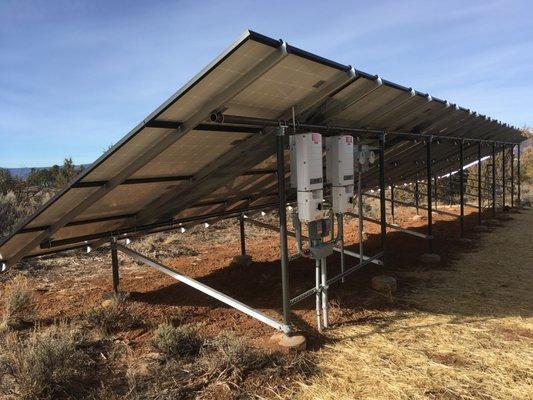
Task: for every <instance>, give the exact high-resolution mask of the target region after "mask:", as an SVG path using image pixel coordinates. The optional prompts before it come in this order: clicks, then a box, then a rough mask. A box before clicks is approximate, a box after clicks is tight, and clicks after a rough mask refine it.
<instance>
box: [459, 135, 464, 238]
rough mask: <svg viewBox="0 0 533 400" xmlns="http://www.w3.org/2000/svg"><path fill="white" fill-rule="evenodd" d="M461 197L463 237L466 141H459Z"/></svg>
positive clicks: (462, 233)
mask: <svg viewBox="0 0 533 400" xmlns="http://www.w3.org/2000/svg"><path fill="white" fill-rule="evenodd" d="M459 146H460V147H459V198H460V202H461V217H460V221H461V238H464V236H465V171H464V162H465V160H464V143H463V141H462V140H461V142H460V143H459Z"/></svg>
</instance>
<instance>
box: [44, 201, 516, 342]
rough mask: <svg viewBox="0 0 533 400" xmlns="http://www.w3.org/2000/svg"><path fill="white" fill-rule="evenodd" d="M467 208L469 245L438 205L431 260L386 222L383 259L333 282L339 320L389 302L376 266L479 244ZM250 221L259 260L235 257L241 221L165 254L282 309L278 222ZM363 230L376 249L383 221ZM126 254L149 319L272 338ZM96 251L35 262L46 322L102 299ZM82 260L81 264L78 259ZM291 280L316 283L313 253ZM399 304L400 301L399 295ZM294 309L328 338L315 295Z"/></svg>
mask: <svg viewBox="0 0 533 400" xmlns="http://www.w3.org/2000/svg"><path fill="white" fill-rule="evenodd" d="M443 209H446V210H447V211H453V212H458V209H457V207H452V208H449V207H443ZM487 213H488V212H487ZM466 214H467V216H466V218H465V225H466V232H467V236H468V237H471V238H474V241H473V243H472V244H467V245H465V244H461V243H460V242H459V241H457V240H456V239H458V238H459V221H458V219H456V218H453V217H451V216H445V215H441V214H434V236H435V240H434V249H435V252H437V253H438V254H440V255H441V256H442V260H443V261H442V262H441V263H440V264H438V265H430V266H424V265H421V264H420V263H419V262H418V257H419V256H420V255H421V254H422V253H424V252H426V251H427V244H426V243H425V241H424V240H423V239H420V238H417V237H414V236H410V235H406V234H404V233H399V232H397V231H392V230H391V231H389V233H388V235H387V256H386V260H385V262H386V266H385V267H378V266H376V265H374V264H372V265H369V266H367V267H366V268H365V269H364V270H362V271H358V272H355V273H354V274H352V275H351V276H349V277H348V278H347V280H346V283H344V284H341V283H338V284H336V285H335V286H333V287H332V288H330V292H329V293H330V301H331V305H332V307H331V322H332V324H346V323H349V322H354V321H358V320H364V319H366V318H368V314H369V313H368V311H367V310H376V309H378V310H379V309H387V308H388V307H390V304H389V299H387V298H386V297H384V296H382V295H380V294H377V293H376V292H374V291H372V290H371V289H370V287H369V286H370V285H369V281H370V278H371V277H372V276H374V275H377V274H382V273H387V274H391V275H394V274H395V271H399V270H420V269H432V268H435V269H441V268H447V265H448V264H449V262H450V261H451V260H452V259H453V258H454V257H455V254H456V253H457V252H458V251H461V250H462V251H465V250H467V249H471V248H472V246H475V242H476V241H475V237H476V235H475V234H474V233H473V232H472V227H473V226H474V225H476V224H477V214H476V213H475V210H474V209H470V208H467V209H466ZM413 215H414V210H413V209H408V208H404V207H397V208H396V223H397V224H400V225H401V226H403V227H410V228H413V229H418V230H420V231H421V232H424V231H425V223H426V221H425V218H423V219H422V220H419V221H416V222H415V221H413V220H412V216H413ZM422 215H424V214H422ZM487 217H489V216H488V214H487ZM507 223H512V221H511V222H507ZM210 229H212V228H210ZM248 229H249V231H248V232H252V231H253V232H257V231H261V233H260V234H252V235H251V236H253V237H252V238H251V239H249V240H247V250H248V253H249V254H250V255H251V256H252V258H253V260H254V262H253V264H252V265H250V266H248V267H242V266H238V265H235V264H233V263H232V258H233V256H235V255H236V254H239V252H240V250H239V236H238V226H237V225H234V226H231V227H228V228H224V229H221V230H219V231H218V232H217V234H220V235H225V236H222V237H223V238H225V239H223V240H226V241H225V242H224V241H222V242H221V241H220V240H219V241H217V242H219V243H218V244H214V245H210V244H209V243H208V242H205V241H202V240H197V241H195V240H191V239H188V240H186V244H187V246H188V247H192V248H193V250H195V251H196V252H197V253H198V255H196V256H181V257H177V258H174V259H162V260H160V261H162V262H163V263H165V264H166V265H168V266H170V267H172V268H174V269H176V270H177V271H179V272H181V273H184V274H185V275H188V276H191V277H194V278H196V279H198V280H200V281H201V282H203V283H205V284H207V285H209V286H212V287H214V288H216V289H218V290H220V291H222V292H224V293H226V294H228V295H230V296H232V297H235V298H236V299H238V300H240V301H243V302H244V303H246V304H249V305H250V306H253V307H255V308H258V309H260V310H262V311H264V312H265V313H266V314H268V315H270V316H272V317H275V318H277V319H280V318H281V317H280V316H281V280H280V267H279V237H278V235H277V234H276V233H275V232H269V233H268V234H267V233H266V231H264V230H260V229H258V228H253V227H248V226H247V230H248ZM491 229H498V228H491ZM254 230H255V231H254ZM345 235H346V242H347V248H354V250H355V251H357V246H358V244H357V241H358V238H357V220H354V219H348V220H347V227H346V228H345ZM193 239H194V238H193ZM364 239H365V242H364V245H365V254H367V255H372V254H374V253H375V252H376V251H377V250H378V249H379V226H378V225H375V224H373V223H370V222H365V235H364ZM289 242H290V253H294V251H295V249H294V245H293V243H292V239H289ZM77 257H79V256H77ZM81 257H85V256H84V255H81ZM120 258H121V290H122V291H125V292H129V293H130V298H129V299H130V300H129V301H131V302H133V303H134V304H135V306H136V307H138V308H139V309H140V311H141V313H142V315H143V316H144V317H145V318H146V320H147V321H148V322H149V323H150V324H151V325H157V324H159V323H162V322H164V321H168V320H170V321H179V322H181V323H199V324H200V330H201V331H202V332H204V333H206V334H208V335H210V334H216V333H218V332H220V331H221V330H225V331H234V332H235V333H237V334H239V335H241V334H242V335H245V336H246V337H247V338H248V339H250V340H251V341H252V342H253V343H256V344H257V345H266V343H268V340H267V339H268V338H269V337H270V335H272V334H273V333H274V331H273V329H272V328H270V327H269V326H266V325H264V324H263V323H261V322H259V321H256V320H254V319H253V318H250V317H248V316H246V315H244V314H242V313H240V312H238V311H236V310H234V309H232V308H229V307H227V306H225V305H224V304H222V303H220V302H218V301H217V300H214V299H211V298H209V297H208V296H206V295H204V294H202V293H200V292H197V291H195V290H194V289H191V288H189V287H187V286H186V285H184V284H182V283H180V282H176V281H175V280H173V279H172V278H170V277H168V276H166V275H163V274H161V273H160V272H158V271H155V270H152V269H151V268H149V267H146V266H144V265H143V266H141V265H140V264H137V263H135V262H134V261H133V260H131V259H129V258H128V257H126V256H124V255H120ZM346 260H347V267H349V266H352V265H355V264H356V263H357V260H355V259H351V258H350V257H347V258H346ZM89 261H90V262H88V261H87V260H86V261H84V262H80V261H79V258H76V257H68V258H58V257H56V258H51V259H49V262H50V263H51V267H50V268H52V269H48V270H44V271H37V272H36V279H35V280H34V282H37V289H38V290H37V300H38V313H39V318H40V321H41V323H43V324H47V323H50V322H51V321H54V320H58V319H62V318H67V319H68V318H73V317H76V316H79V315H80V314H82V313H83V312H84V311H85V310H88V309H90V308H92V307H95V306H97V305H99V304H100V303H101V302H102V295H103V294H104V293H109V292H110V291H111V268H110V259H109V256H108V255H107V254H106V255H105V257H102V256H100V257H96V258H95V259H93V260H90V259H89ZM78 263H79V264H80V265H76V264H78ZM56 264H57V265H59V266H57V270H56V271H54V277H53V278H50V276H49V275H50V272H51V271H53V269H54V268H56ZM339 269H340V267H339V256H338V255H337V254H334V255H333V256H330V257H329V258H328V273H329V275H330V276H333V274H336V273H337V272H338V271H339ZM72 271H75V273H74V274H73V272H72ZM416 284H417V282H406V281H405V280H404V281H401V282H399V290H400V291H402V290H409V289H410V287H412V286H416ZM290 285H291V295H292V296H294V295H296V294H298V293H301V292H302V291H304V290H306V289H309V288H310V287H312V286H313V285H314V263H313V261H311V260H309V259H298V260H295V261H293V262H291V263H290ZM395 307H396V308H397V307H398V304H396V305H395ZM292 318H293V320H292V321H293V324H294V325H295V326H296V327H297V328H298V329H299V330H301V331H303V332H304V334H305V336H306V337H307V339H308V345H309V346H310V347H311V348H314V347H317V346H320V345H321V344H323V343H324V342H323V341H324V340H325V339H324V338H323V337H322V336H320V335H318V334H317V333H316V329H315V315H314V297H313V296H311V297H310V298H308V299H306V300H305V301H303V302H301V303H299V304H297V305H296V306H295V307H294V308H293V315H292ZM150 332H151V329H149V328H146V329H137V330H135V331H131V332H127V333H125V334H124V335H125V339H128V340H129V341H131V342H132V343H133V344H134V345H135V344H137V345H142V344H143V343H144V341H145V339H146V338H147V337H149V336H150Z"/></svg>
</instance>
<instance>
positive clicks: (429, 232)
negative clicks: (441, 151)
mask: <svg viewBox="0 0 533 400" xmlns="http://www.w3.org/2000/svg"><path fill="white" fill-rule="evenodd" d="M432 140H433V137H432V136H430V137H429V138H428V139H427V141H426V172H427V197H428V205H427V209H428V230H427V235H428V237H433V227H432V225H433V213H432V207H433V200H432V198H431V195H432V188H431V181H432V171H431V167H432V165H431V164H432V158H431V141H432ZM428 249H429V253H430V254H431V253H433V239H428Z"/></svg>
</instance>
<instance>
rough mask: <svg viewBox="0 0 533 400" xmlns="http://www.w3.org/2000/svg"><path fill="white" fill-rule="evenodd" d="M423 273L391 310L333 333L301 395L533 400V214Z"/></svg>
mask: <svg viewBox="0 0 533 400" xmlns="http://www.w3.org/2000/svg"><path fill="white" fill-rule="evenodd" d="M513 217H514V221H512V222H510V223H507V225H506V226H505V227H503V228H499V229H496V230H494V231H493V232H492V233H489V234H485V235H484V236H483V237H482V238H481V240H476V242H477V244H476V245H475V246H476V248H475V249H471V250H470V251H469V252H467V253H463V254H462V255H461V257H460V259H459V260H457V261H454V262H453V263H452V265H451V266H450V267H446V268H441V269H434V270H428V269H425V270H420V271H414V272H413V271H411V272H409V273H407V272H406V273H404V274H403V275H402V274H400V285H401V284H402V280H403V281H409V280H412V279H415V280H416V284H415V285H412V286H413V287H414V288H413V289H412V290H405V291H403V292H401V293H402V294H400V295H399V297H398V298H397V299H396V301H397V304H398V305H405V307H397V309H396V310H391V311H381V312H378V311H369V313H371V314H373V316H374V318H368V319H365V320H364V321H363V320H362V321H361V322H360V323H357V322H355V323H350V325H346V326H339V327H336V328H333V329H331V330H330V331H329V333H328V334H329V336H330V339H331V341H330V342H331V343H332V344H331V345H327V346H325V348H323V349H322V350H320V351H319V353H318V354H317V358H318V359H319V369H320V370H321V373H319V374H318V375H316V376H314V377H313V378H312V379H311V380H310V381H302V382H300V385H299V389H297V390H296V391H294V392H292V393H290V395H289V397H290V398H295V399H300V400H303V399H532V398H533V318H532V314H533V271H532V267H533V247H532V246H531V243H532V242H533V229H531V226H532V225H533V213H532V212H531V211H530V210H529V211H523V212H522V213H521V214H514V215H513Z"/></svg>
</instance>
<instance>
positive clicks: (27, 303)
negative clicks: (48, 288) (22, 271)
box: [0, 275, 34, 329]
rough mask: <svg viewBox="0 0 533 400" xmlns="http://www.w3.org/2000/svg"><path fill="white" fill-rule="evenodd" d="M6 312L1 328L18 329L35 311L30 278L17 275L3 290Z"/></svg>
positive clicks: (0, 324)
mask: <svg viewBox="0 0 533 400" xmlns="http://www.w3.org/2000/svg"><path fill="white" fill-rule="evenodd" d="M2 297H3V302H4V313H3V315H2V322H1V323H0V329H6V328H9V329H17V328H19V327H21V326H22V325H23V324H24V322H25V321H26V320H27V319H30V318H31V317H32V316H33V313H34V309H33V308H34V304H33V291H32V289H31V288H30V285H29V283H28V280H27V279H26V277H24V276H22V275H17V276H16V277H15V278H14V279H13V280H12V281H10V282H9V283H8V284H6V286H5V288H4V290H3V291H2Z"/></svg>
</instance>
